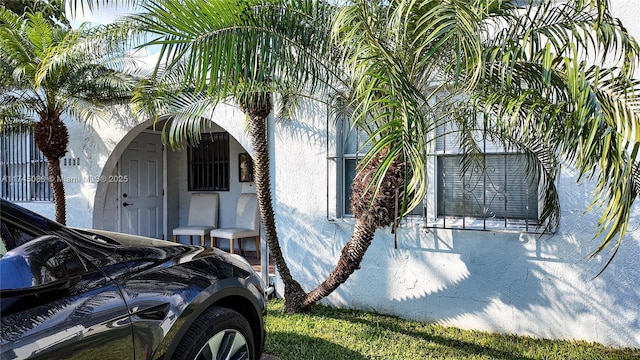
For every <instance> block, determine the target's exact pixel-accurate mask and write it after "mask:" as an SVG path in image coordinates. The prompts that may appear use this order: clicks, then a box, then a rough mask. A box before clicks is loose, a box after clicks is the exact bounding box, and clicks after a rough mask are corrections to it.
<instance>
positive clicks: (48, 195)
mask: <svg viewBox="0 0 640 360" xmlns="http://www.w3.org/2000/svg"><path fill="white" fill-rule="evenodd" d="M0 140H1V142H2V144H1V146H0V148H1V151H0V172H1V175H2V183H0V196H1V197H2V198H4V199H7V200H11V201H23V202H26V201H52V200H53V193H52V192H51V186H50V185H49V175H48V168H47V159H46V157H45V156H44V155H43V154H42V152H41V151H40V150H39V149H38V148H37V146H36V144H35V140H34V138H33V130H30V131H25V132H20V133H4V132H3V133H2V134H0Z"/></svg>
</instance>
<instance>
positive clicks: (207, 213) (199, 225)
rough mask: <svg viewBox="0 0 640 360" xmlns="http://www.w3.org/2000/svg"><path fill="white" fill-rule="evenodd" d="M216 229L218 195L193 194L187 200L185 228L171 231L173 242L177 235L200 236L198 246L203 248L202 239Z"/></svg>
mask: <svg viewBox="0 0 640 360" xmlns="http://www.w3.org/2000/svg"><path fill="white" fill-rule="evenodd" d="M217 227H218V194H205V193H195V194H191V199H190V200H189V220H188V224H187V226H181V227H178V228H175V229H173V242H177V241H178V236H179V235H189V243H190V244H192V245H193V238H192V236H194V235H195V236H200V245H202V246H204V237H205V235H207V234H208V233H209V232H210V231H211V230H213V229H215V228H217Z"/></svg>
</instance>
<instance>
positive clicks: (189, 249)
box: [76, 229, 253, 279]
mask: <svg viewBox="0 0 640 360" xmlns="http://www.w3.org/2000/svg"><path fill="white" fill-rule="evenodd" d="M76 230H78V231H80V232H82V233H84V234H85V235H88V236H90V237H91V238H93V240H94V241H98V242H104V243H108V244H111V245H115V246H114V251H113V253H112V254H110V255H109V256H106V257H102V258H100V259H93V261H92V262H93V263H94V264H95V265H96V266H97V267H98V268H100V269H101V270H102V271H103V272H105V273H107V275H109V276H110V277H112V278H114V279H115V278H121V277H128V276H131V275H133V274H134V273H142V272H144V271H146V270H150V269H152V268H155V269H156V270H157V269H158V268H165V267H172V266H177V265H180V264H184V263H188V262H191V261H193V260H194V259H199V258H204V257H209V258H214V259H216V260H219V261H220V263H221V264H222V265H224V267H228V266H231V267H235V268H236V269H241V270H243V271H242V273H244V276H248V275H249V273H253V269H252V268H251V266H250V265H249V263H248V262H247V261H246V260H245V259H244V258H242V257H240V256H239V255H235V254H229V253H227V252H224V251H222V250H220V249H217V248H205V247H202V246H197V245H185V244H180V243H174V242H170V241H167V240H158V239H152V238H148V237H144V236H137V235H131V234H124V233H118V232H112V231H107V230H96V229H76ZM225 272H227V271H225ZM232 274H235V275H236V276H237V275H240V274H238V273H237V270H236V271H233V270H232V269H230V268H229V269H228V272H227V275H229V276H231V275H232ZM244 276H243V277H244Z"/></svg>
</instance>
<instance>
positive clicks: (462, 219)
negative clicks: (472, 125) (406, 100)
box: [428, 125, 540, 231]
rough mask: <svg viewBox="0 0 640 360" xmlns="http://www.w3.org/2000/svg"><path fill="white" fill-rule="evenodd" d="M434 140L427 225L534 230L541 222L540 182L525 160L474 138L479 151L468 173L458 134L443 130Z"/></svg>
mask: <svg viewBox="0 0 640 360" xmlns="http://www.w3.org/2000/svg"><path fill="white" fill-rule="evenodd" d="M437 134H438V137H437V138H436V141H435V152H434V153H433V154H432V155H433V156H434V157H435V161H434V178H435V179H434V185H435V190H434V191H433V195H432V196H433V197H434V198H435V203H434V202H431V203H432V204H433V206H432V208H431V209H429V211H428V213H429V214H430V215H429V217H430V219H429V221H428V226H432V227H446V228H468V229H498V228H503V229H517V230H525V231H534V230H536V227H537V225H538V223H539V199H540V195H539V191H538V185H539V177H538V175H537V174H531V173H530V172H529V171H528V168H527V162H526V156H525V155H524V154H521V153H517V152H511V151H508V149H507V148H506V147H505V146H504V145H502V144H498V143H494V142H492V141H490V140H489V139H487V138H486V137H485V136H484V135H483V132H482V131H481V130H478V131H477V132H476V134H475V136H474V140H475V141H476V145H477V146H478V147H479V148H480V149H481V150H482V154H481V155H477V158H475V159H474V160H473V161H472V162H471V165H470V167H469V168H468V169H467V171H466V172H464V171H463V156H464V154H462V153H461V149H460V145H459V142H458V139H457V132H456V131H455V129H452V127H451V125H447V126H441V127H440V128H439V129H438V131H437Z"/></svg>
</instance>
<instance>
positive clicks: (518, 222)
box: [424, 126, 544, 233]
mask: <svg viewBox="0 0 640 360" xmlns="http://www.w3.org/2000/svg"><path fill="white" fill-rule="evenodd" d="M445 134H448V135H445ZM435 136H436V137H437V139H432V141H431V142H430V143H429V144H428V151H429V153H428V156H429V159H428V161H427V174H428V175H427V176H428V178H429V181H430V184H431V186H429V189H428V190H427V195H426V202H427V206H426V209H425V213H426V214H425V215H426V216H425V219H424V221H425V222H424V227H426V228H444V229H458V230H493V231H519V232H522V231H524V232H534V233H538V232H540V231H543V230H544V229H543V228H544V227H543V226H541V224H540V217H541V211H542V201H543V194H542V188H541V186H540V177H539V175H536V178H535V179H531V178H529V179H524V178H523V179H522V180H521V181H520V183H522V184H523V186H522V188H521V189H525V188H527V186H526V185H525V184H526V183H527V182H528V183H529V184H535V190H533V191H535V192H536V194H535V195H531V197H536V198H537V201H536V202H535V204H533V205H535V206H536V209H535V212H536V213H537V216H536V218H535V219H533V218H524V219H522V218H518V217H516V216H510V215H509V214H508V211H505V212H506V214H505V215H504V216H501V217H499V218H497V217H493V216H484V217H481V216H480V217H478V216H472V215H466V216H452V215H441V214H439V208H438V206H439V204H438V201H439V200H438V199H439V194H440V191H441V189H440V188H439V183H438V180H439V176H440V169H439V168H438V160H439V158H442V157H462V156H464V153H463V152H462V151H461V149H460V146H459V144H458V143H457V141H458V140H457V139H456V138H455V137H456V136H457V135H456V132H455V131H451V129H448V128H447V127H446V126H440V127H438V129H437V132H436V134H435ZM474 139H475V140H476V143H477V144H478V146H479V148H480V149H481V150H482V152H481V154H480V156H482V161H483V162H485V164H486V158H487V157H488V156H512V155H513V156H514V157H515V156H525V155H524V154H523V153H521V152H518V151H514V150H511V149H509V148H508V147H507V146H505V144H499V143H494V142H492V141H491V140H490V139H488V138H487V136H486V135H485V134H484V131H483V130H482V129H477V130H476V133H475V135H474ZM447 140H449V142H453V144H447ZM506 160H507V159H506V158H505V161H506ZM508 167H509V165H508V164H507V165H506V166H505V169H508ZM504 174H505V175H506V174H508V171H506V170H504ZM483 176H485V177H486V176H487V175H486V173H485V174H483ZM523 176H528V175H527V174H525V175H523ZM505 182H508V180H505ZM528 191H529V190H527V192H528ZM520 193H521V192H520ZM486 195H487V194H484V196H486ZM504 201H505V207H507V206H508V198H505V200H504ZM527 205H530V204H529V203H528V202H527ZM484 210H485V211H486V209H484ZM531 211H533V210H531Z"/></svg>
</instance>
